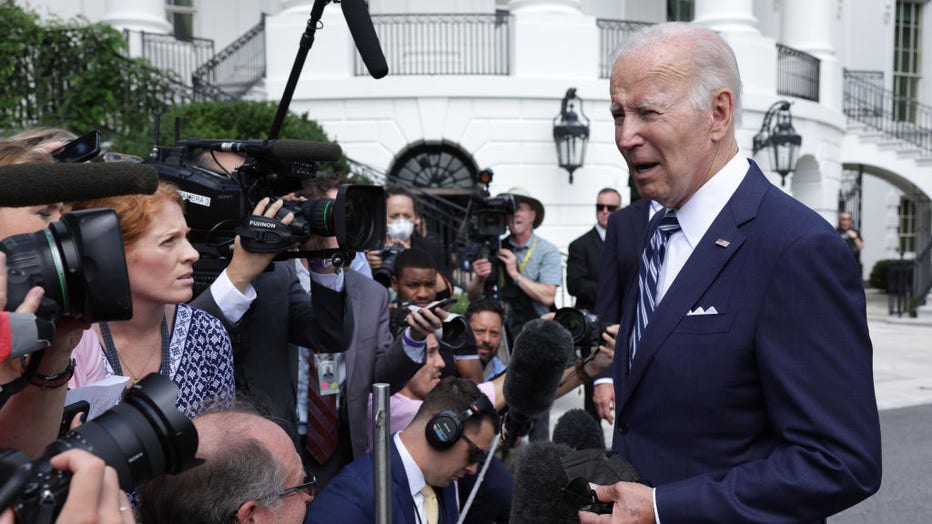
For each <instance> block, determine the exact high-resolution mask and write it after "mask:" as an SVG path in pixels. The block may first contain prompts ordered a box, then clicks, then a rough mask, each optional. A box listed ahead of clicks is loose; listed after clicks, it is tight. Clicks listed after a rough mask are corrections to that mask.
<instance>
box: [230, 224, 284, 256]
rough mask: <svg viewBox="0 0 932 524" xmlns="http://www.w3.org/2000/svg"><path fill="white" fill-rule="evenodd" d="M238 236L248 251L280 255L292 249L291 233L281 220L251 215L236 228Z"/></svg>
mask: <svg viewBox="0 0 932 524" xmlns="http://www.w3.org/2000/svg"><path fill="white" fill-rule="evenodd" d="M236 234H237V235H239V237H240V242H242V244H243V248H244V249H245V250H246V251H251V252H253V253H278V252H280V251H284V250H286V249H288V248H290V247H291V244H292V238H291V231H290V230H289V229H288V226H286V225H285V224H282V223H281V222H280V221H279V220H276V219H274V218H268V217H263V216H258V215H250V216H247V217H246V218H244V219H243V223H242V224H241V225H240V226H239V227H238V228H236Z"/></svg>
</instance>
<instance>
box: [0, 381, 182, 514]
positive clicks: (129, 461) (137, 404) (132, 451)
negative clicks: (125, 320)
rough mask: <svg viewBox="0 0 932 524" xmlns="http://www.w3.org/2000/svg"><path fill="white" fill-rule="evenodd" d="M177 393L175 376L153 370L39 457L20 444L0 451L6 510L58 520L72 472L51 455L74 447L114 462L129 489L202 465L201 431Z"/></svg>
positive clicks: (1, 499) (0, 494)
mask: <svg viewBox="0 0 932 524" xmlns="http://www.w3.org/2000/svg"><path fill="white" fill-rule="evenodd" d="M177 396H178V386H176V385H175V383H174V382H172V381H171V379H169V378H167V377H163V376H161V375H159V374H157V373H152V374H150V375H147V376H146V377H144V378H143V379H142V380H140V381H139V383H137V384H135V385H133V387H132V388H130V389H129V391H127V392H126V396H125V397H124V399H123V402H121V403H120V404H118V405H116V406H114V407H113V408H110V409H109V410H107V411H105V412H104V413H103V414H102V415H100V416H99V417H97V418H95V419H94V420H91V421H90V422H87V423H86V424H82V425H81V426H79V427H78V428H77V429H74V430H72V431H70V432H69V433H68V434H66V435H65V436H64V437H63V438H61V439H59V440H56V441H55V442H53V443H52V444H50V445H49V447H48V448H46V450H45V453H44V454H43V455H42V457H41V458H39V459H38V460H36V461H35V462H33V461H30V460H29V457H27V456H26V455H24V454H23V453H21V452H19V451H16V450H14V449H5V450H0V478H2V479H5V480H4V484H3V485H2V487H0V511H3V510H5V509H6V508H13V511H14V512H15V513H16V516H17V521H18V522H32V523H46V522H48V523H51V522H54V520H55V518H56V517H57V516H58V514H59V513H60V512H61V509H62V506H64V504H65V500H66V499H67V498H68V490H69V488H70V484H71V473H69V472H63V471H58V470H56V469H54V468H52V466H51V465H50V464H49V459H50V458H52V457H54V456H55V455H58V454H59V453H62V452H64V451H67V450H69V449H72V448H78V449H83V450H86V451H89V452H90V453H93V454H94V455H97V456H98V457H100V458H101V459H103V460H104V462H106V463H107V465H109V466H111V467H113V469H115V470H116V472H117V476H118V477H119V478H120V488H122V489H123V490H125V491H131V490H133V489H135V488H136V487H138V486H140V485H142V484H143V483H144V482H146V481H148V480H150V479H152V478H153V477H156V476H158V475H161V474H163V473H179V472H181V471H183V470H185V469H188V468H189V467H191V466H194V465H196V464H197V462H198V461H197V460H196V459H195V458H194V454H195V452H196V451H197V444H198V437H197V430H196V429H195V428H194V424H193V423H192V422H191V421H190V420H188V418H187V417H185V416H184V415H182V414H181V413H180V412H179V411H178V410H177V409H176V408H175V399H176V398H177Z"/></svg>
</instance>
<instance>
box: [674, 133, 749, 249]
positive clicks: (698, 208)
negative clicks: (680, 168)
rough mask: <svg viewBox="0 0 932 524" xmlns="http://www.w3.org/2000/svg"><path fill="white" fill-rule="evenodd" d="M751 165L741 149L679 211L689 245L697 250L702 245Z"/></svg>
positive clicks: (677, 216)
mask: <svg viewBox="0 0 932 524" xmlns="http://www.w3.org/2000/svg"><path fill="white" fill-rule="evenodd" d="M749 166H750V165H749V164H748V159H747V158H746V157H745V156H744V155H742V154H741V151H740V150H739V151H738V153H737V154H735V156H734V157H732V159H731V160H729V161H728V163H727V164H725V165H724V166H723V167H722V169H720V170H719V171H718V173H716V174H714V175H713V176H712V178H710V179H709V180H708V181H706V183H705V184H702V186H701V187H699V189H698V190H696V192H695V193H693V196H692V197H690V198H689V200H687V201H686V203H685V204H683V206H682V207H681V208H679V209H678V210H677V211H676V218H677V220H678V221H679V223H680V228H681V229H682V231H683V235H684V236H685V237H686V241H687V242H688V243H689V247H690V248H692V249H695V248H696V246H697V245H698V244H699V240H701V239H702V237H703V236H704V235H705V233H706V231H708V230H709V226H711V225H712V222H713V221H715V217H717V216H718V214H719V213H721V212H722V209H723V208H724V207H725V204H727V203H728V201H729V200H730V199H731V196H732V195H733V194H734V193H735V191H736V190H737V189H738V186H739V185H741V181H742V180H744V176H745V174H747V171H748V168H749Z"/></svg>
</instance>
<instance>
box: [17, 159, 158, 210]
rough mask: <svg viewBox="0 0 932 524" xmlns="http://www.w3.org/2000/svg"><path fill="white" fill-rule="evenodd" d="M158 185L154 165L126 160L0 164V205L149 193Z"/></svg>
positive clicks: (21, 205) (70, 200) (38, 203)
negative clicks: (108, 162) (109, 162)
mask: <svg viewBox="0 0 932 524" xmlns="http://www.w3.org/2000/svg"><path fill="white" fill-rule="evenodd" d="M158 184H159V177H158V173H157V172H156V170H155V168H154V167H152V166H149V165H143V164H131V163H127V162H119V163H112V164H100V163H93V164H84V163H82V164H72V163H58V164H15V165H11V166H0V206H4V207H23V206H38V205H42V204H53V203H55V202H76V201H78V200H89V199H92V198H103V197H110V196H120V195H136V194H145V195H151V194H152V193H155V190H156V188H157V187H158Z"/></svg>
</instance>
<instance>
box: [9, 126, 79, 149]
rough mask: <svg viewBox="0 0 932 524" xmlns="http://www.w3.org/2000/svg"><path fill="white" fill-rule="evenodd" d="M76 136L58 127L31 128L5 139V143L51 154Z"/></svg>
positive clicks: (76, 136)
mask: <svg viewBox="0 0 932 524" xmlns="http://www.w3.org/2000/svg"><path fill="white" fill-rule="evenodd" d="M75 138H78V135H76V134H74V133H72V132H71V131H68V130H67V129H61V128H59V127H32V128H29V129H26V130H25V131H21V132H19V133H16V134H15V135H13V136H11V137H10V138H7V139H6V141H7V142H11V143H14V144H19V145H21V146H24V147H26V148H28V149H33V150H35V151H38V152H40V153H49V154H51V153H53V152H55V151H56V150H58V149H61V147H62V146H64V145H65V144H67V143H68V142H71V141H72V140H74V139H75Z"/></svg>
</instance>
